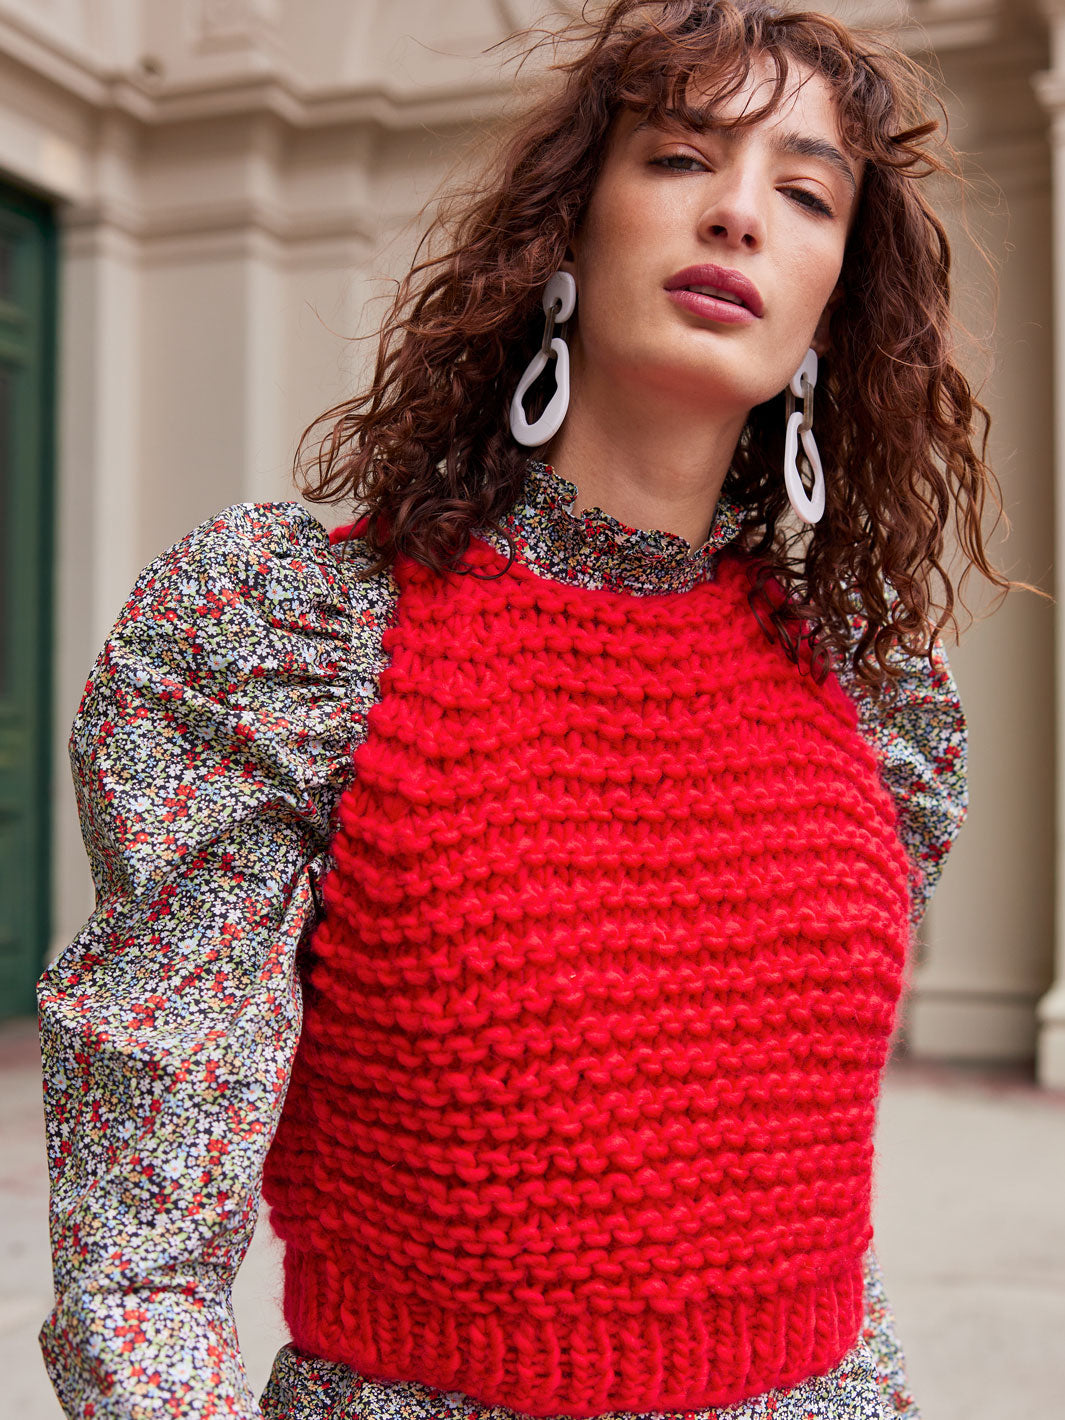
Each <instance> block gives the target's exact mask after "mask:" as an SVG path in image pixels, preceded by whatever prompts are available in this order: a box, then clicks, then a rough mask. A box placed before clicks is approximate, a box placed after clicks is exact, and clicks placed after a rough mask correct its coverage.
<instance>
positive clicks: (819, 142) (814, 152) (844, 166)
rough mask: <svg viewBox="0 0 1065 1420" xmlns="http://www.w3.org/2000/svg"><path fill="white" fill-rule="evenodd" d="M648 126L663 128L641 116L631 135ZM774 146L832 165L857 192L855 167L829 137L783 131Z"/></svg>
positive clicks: (676, 123)
mask: <svg viewBox="0 0 1065 1420" xmlns="http://www.w3.org/2000/svg"><path fill="white" fill-rule="evenodd" d="M668 126H669V127H675V128H685V129H687V130H688V131H689V132H692V133H695V132H698V131H699V130H697V129H693V128H692V127H691V125H690V124H687V123H685V122H684V121H683V119H680V118H676V119H670V120H668ZM707 126H708V127H710V128H713V124H712V123H709V124H708V125H707ZM646 128H657V129H659V130H662V128H663V125H661V124H658V123H653V122H652V121H651V119H650V118H641V119H640V121H639V123H638V124H637V125H636V127H635V128H634V129H633V130H632V135H631V136H632V137H635V136H636V134H637V133H639V132H641V131H642V130H643V129H646ZM716 131H717V132H718V133H719V134H721V135H722V136H723V137H725V138H727V137H729V136H730V135H729V130H728V129H727V128H719V129H717V130H716ZM773 147H774V149H775V150H776V151H777V152H778V153H787V154H789V155H790V156H791V157H796V158H817V159H819V160H820V161H821V162H823V163H828V165H829V166H830V167H832V168H835V169H836V171H837V172H838V173H840V175H841V176H842V177H844V178H845V179H846V181H847V183H848V185H849V186H850V189H851V191H852V192H857V190H858V180H857V178H856V177H855V176H854V169H853V168H852V167H851V165H850V163H848V161H847V159H846V157H845V156H844V154H843V153H842V152H841V151H840V149H839V148H837V147H836V145H835V143H830V142H829V141H828V139H827V138H815V137H813V135H812V134H807V133H782V134H781V135H780V136H779V137H778V138H774V140H773Z"/></svg>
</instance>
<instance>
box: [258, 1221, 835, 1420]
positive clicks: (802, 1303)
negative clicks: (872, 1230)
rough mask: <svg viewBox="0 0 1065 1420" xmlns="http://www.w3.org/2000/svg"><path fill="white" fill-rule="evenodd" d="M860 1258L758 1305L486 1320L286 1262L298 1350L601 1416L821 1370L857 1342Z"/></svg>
mask: <svg viewBox="0 0 1065 1420" xmlns="http://www.w3.org/2000/svg"><path fill="white" fill-rule="evenodd" d="M862 1286H863V1274H862V1264H861V1259H860V1258H859V1259H858V1260H857V1261H856V1262H855V1263H854V1264H853V1266H848V1268H847V1269H846V1270H845V1271H844V1272H841V1273H838V1274H836V1275H833V1276H830V1277H828V1278H826V1279H824V1280H821V1281H818V1282H816V1283H812V1284H804V1285H803V1286H801V1287H799V1288H798V1289H795V1290H787V1291H778V1292H773V1293H772V1294H768V1295H765V1296H759V1297H757V1298H755V1299H753V1300H751V1299H747V1298H736V1297H724V1298H720V1297H711V1298H709V1299H707V1300H705V1301H702V1302H698V1303H695V1302H690V1303H686V1304H685V1305H684V1306H683V1307H682V1309H681V1310H680V1311H678V1312H656V1311H653V1310H651V1309H650V1308H648V1310H647V1311H646V1312H644V1313H643V1314H639V1315H636V1316H631V1315H627V1314H623V1313H608V1314H606V1315H604V1316H600V1315H596V1314H590V1313H588V1312H587V1311H583V1310H580V1309H577V1308H570V1309H566V1308H558V1309H557V1310H556V1311H555V1313H554V1315H553V1317H552V1318H551V1319H549V1320H541V1319H538V1318H536V1317H534V1316H531V1315H530V1314H529V1312H528V1310H522V1309H521V1308H520V1307H518V1308H516V1309H515V1310H514V1311H513V1312H504V1313H498V1312H493V1313H491V1314H489V1315H485V1314H484V1313H483V1312H475V1311H472V1310H470V1309H469V1308H464V1307H452V1306H447V1307H444V1306H438V1305H435V1304H434V1303H432V1302H429V1301H426V1300H425V1299H423V1298H410V1297H407V1296H401V1295H399V1294H396V1293H393V1292H391V1291H389V1290H388V1288H387V1287H386V1286H385V1285H384V1284H383V1282H382V1281H381V1279H380V1278H379V1277H366V1276H363V1277H360V1276H359V1275H358V1274H357V1273H353V1272H350V1271H348V1272H341V1271H340V1269H338V1268H337V1266H336V1264H335V1263H334V1262H332V1261H330V1260H328V1259H323V1258H321V1257H318V1256H313V1255H309V1254H306V1253H297V1252H296V1251H295V1250H294V1249H292V1247H291V1246H290V1247H289V1248H288V1249H287V1252H286V1257H285V1319H286V1321H287V1322H288V1325H289V1328H290V1330H291V1332H292V1340H293V1343H294V1345H295V1346H296V1347H297V1348H298V1349H299V1350H300V1351H303V1352H307V1353H309V1354H311V1355H314V1356H318V1357H321V1358H322V1359H323V1360H327V1361H338V1362H341V1363H343V1364H344V1365H347V1366H349V1367H350V1368H351V1369H352V1370H354V1371H356V1372H358V1373H359V1374H360V1375H361V1376H362V1377H364V1378H365V1379H369V1380H376V1381H412V1382H417V1383H420V1384H422V1385H425V1386H431V1387H435V1388H436V1389H438V1390H441V1391H459V1392H462V1393H463V1394H464V1395H465V1396H467V1397H469V1398H471V1399H474V1400H478V1401H480V1402H481V1403H482V1404H485V1405H496V1406H502V1407H504V1408H506V1409H509V1410H514V1411H517V1412H519V1413H521V1414H525V1415H540V1416H544V1415H551V1416H574V1417H587V1416H604V1415H607V1414H609V1413H611V1412H615V1411H624V1412H627V1413H629V1414H646V1413H648V1412H657V1413H661V1412H663V1411H671V1410H676V1411H683V1410H700V1409H705V1408H707V1407H710V1406H721V1405H733V1404H736V1403H738V1402H740V1401H742V1400H747V1399H749V1398H750V1397H752V1396H755V1395H761V1394H762V1393H763V1392H765V1391H769V1390H773V1389H778V1388H779V1389H783V1388H787V1387H791V1386H794V1385H798V1384H799V1383H800V1382H801V1381H804V1380H808V1379H809V1378H810V1377H811V1376H817V1375H823V1374H824V1373H825V1372H826V1371H830V1370H831V1369H832V1368H833V1367H834V1366H836V1365H838V1363H839V1362H840V1361H841V1360H842V1359H843V1357H844V1356H845V1355H846V1354H847V1352H848V1351H849V1350H850V1349H851V1347H852V1346H854V1345H855V1343H856V1342H857V1340H858V1336H859V1333H860V1331H861V1325H862V1304H863V1294H862Z"/></svg>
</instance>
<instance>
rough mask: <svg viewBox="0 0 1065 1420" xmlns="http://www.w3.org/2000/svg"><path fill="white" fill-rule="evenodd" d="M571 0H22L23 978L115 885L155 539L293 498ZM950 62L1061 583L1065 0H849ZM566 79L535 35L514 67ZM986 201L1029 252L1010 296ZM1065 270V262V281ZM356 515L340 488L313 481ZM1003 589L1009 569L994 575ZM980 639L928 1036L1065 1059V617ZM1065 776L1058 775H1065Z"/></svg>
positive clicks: (2, 264) (6, 723)
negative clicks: (117, 655)
mask: <svg viewBox="0 0 1065 1420" xmlns="http://www.w3.org/2000/svg"><path fill="white" fill-rule="evenodd" d="M573 8H575V7H574V6H573V5H565V4H563V3H556V4H554V5H551V4H550V3H549V0H540V3H538V0H455V2H454V3H452V4H449V5H446V6H445V5H440V4H438V3H436V0H356V3H350V0H349V3H341V0H300V2H299V3H298V4H297V3H296V0H173V3H165V4H164V3H162V0H0V76H2V83H0V179H2V181H0V473H2V474H3V478H2V480H0V499H2V500H3V518H4V521H3V525H2V528H0V535H2V536H3V539H4V566H5V570H4V595H3V597H2V599H0V617H2V618H3V625H2V626H0V666H2V668H3V673H2V675H0V792H2V793H3V795H4V797H3V799H0V806H2V808H3V818H2V823H3V831H2V834H0V850H2V853H3V857H2V859H0V882H2V883H3V884H4V886H3V893H2V898H0V907H2V911H3V913H4V918H3V921H2V922H0V941H2V942H3V943H4V946H3V952H4V955H3V958H2V959H0V970H3V971H5V972H6V975H5V976H3V978H2V979H0V1009H2V1010H4V1011H6V1012H7V1013H12V1012H18V1011H28V1010H32V982H33V979H34V978H35V976H36V974H37V972H38V971H39V969H40V966H41V964H42V961H43V958H44V955H45V953H46V951H55V950H57V949H58V948H59V947H61V946H63V945H65V944H66V942H68V941H69V940H70V938H71V937H72V936H73V935H74V934H75V933H76V931H77V930H78V929H79V927H80V926H81V925H82V923H83V922H84V920H85V918H86V917H87V916H88V914H89V912H90V911H91V909H92V885H91V880H90V877H89V873H88V867H87V864H86V861H85V855H84V851H83V849H82V845H81V840H80V836H79V832H78V826H77V820H76V816H75V810H74V803H73V793H72V789H71V785H70V776H69V771H68V767H67V760H66V738H67V734H68V731H69V727H70V722H71V719H72V717H73V714H74V710H75V708H76V706H77V703H78V699H79V697H80V694H81V690H82V687H83V685H84V681H85V677H86V675H87V674H88V671H89V668H90V666H91V663H92V660H93V658H94V656H95V655H96V652H97V651H98V649H99V647H100V645H101V644H102V642H103V639H104V637H105V636H106V634H107V631H108V629H109V628H110V626H111V623H112V621H113V619H114V616H115V614H116V612H117V611H118V609H119V607H120V606H121V604H122V602H123V601H124V599H125V597H126V596H127V594H128V592H129V589H130V586H131V585H132V583H133V580H134V578H135V577H136V575H137V573H138V571H139V570H140V568H141V567H142V566H143V565H144V564H145V563H146V562H147V561H149V560H150V559H151V558H152V557H153V556H155V555H156V554H157V553H159V552H160V551H162V550H163V549H164V548H165V547H166V546H168V545H169V544H170V543H171V542H173V541H174V540H175V539H176V538H178V537H180V536H181V535H182V534H183V533H185V532H186V531H187V530H188V529H189V528H191V527H192V526H194V525H195V524H196V523H198V522H200V521H201V520H203V519H204V518H206V517H209V516H211V515H212V514H214V513H215V512H217V511H218V510H219V509H220V508H222V507H224V506H225V505H226V504H228V503H232V502H236V501H239V500H242V499H275V498H289V497H294V496H295V494H294V491H293V486H292V483H291V474H290V470H291V463H292V457H293V454H294V451H295V447H296V443H297V441H298V438H299V435H300V433H301V432H302V431H303V429H304V428H305V426H306V425H307V424H308V423H309V422H310V421H311V420H312V419H313V418H314V417H315V416H317V415H318V414H319V413H320V412H321V411H322V410H323V409H325V408H326V407H328V406H329V405H330V404H332V403H334V402H335V401H336V400H337V399H339V398H342V397H343V396H344V394H345V392H347V391H349V390H350V389H352V388H353V387H355V386H356V385H357V384H358V381H359V379H360V378H361V376H362V374H363V372H364V370H365V365H366V361H367V360H368V359H369V358H370V356H371V355H372V351H373V345H372V341H365V342H362V343H360V342H358V341H353V340H352V337H354V336H358V335H360V334H365V333H367V332H370V331H372V330H373V329H374V326H375V322H376V321H377V320H379V319H380V317H381V316H382V315H383V313H384V310H385V308H386V302H387V299H388V296H389V294H390V291H391V285H390V282H389V277H390V276H394V275H398V274H399V273H401V271H402V270H403V269H404V266H405V264H406V263H407V262H408V261H409V258H410V255H411V252H412V251H413V248H414V245H415V242H416V239H417V235H418V230H419V226H418V223H419V218H418V214H419V211H420V210H421V209H422V206H423V203H424V202H425V201H426V200H427V199H428V198H429V197H430V195H431V194H432V192H433V191H434V190H435V189H436V187H437V185H438V184H439V183H440V181H441V180H442V179H443V178H444V177H445V176H446V175H447V174H449V173H453V172H454V171H455V164H456V163H459V162H460V161H461V160H462V155H463V153H464V152H465V151H466V145H467V143H468V140H469V139H470V138H471V137H473V136H475V135H476V134H477V133H479V132H483V131H484V130H485V127H486V125H491V123H492V122H493V120H494V119H495V118H496V117H498V116H499V115H500V114H501V113H502V112H504V111H505V109H506V107H507V105H508V103H509V102H510V101H511V99H512V97H513V95H514V92H515V87H516V80H515V74H514V71H513V69H512V68H510V67H508V66H507V65H506V64H504V63H503V62H502V61H503V60H504V58H505V56H506V54H507V53H508V50H507V49H506V48H503V49H502V50H498V49H492V48H491V46H494V45H496V44H497V42H499V41H501V40H505V39H506V37H507V36H508V35H512V34H513V33H514V32H515V31H518V30H520V29H521V28H522V27H524V26H526V25H529V24H531V23H533V22H534V21H535V20H536V19H537V18H538V17H540V16H544V15H546V16H548V17H549V20H550V16H551V15H552V14H554V15H556V16H557V14H558V13H559V12H560V11H565V10H572V9H573ZM821 8H825V9H832V10H835V11H837V12H839V13H841V14H842V15H843V16H844V17H845V18H847V19H850V20H857V21H859V22H869V23H890V24H892V25H894V26H895V27H896V28H897V30H898V33H899V34H900V35H901V36H902V40H903V43H904V44H905V45H906V46H907V47H908V48H909V49H911V50H912V51H913V52H914V53H915V54H917V56H918V57H921V58H925V59H926V60H930V61H931V62H933V63H934V64H936V65H937V66H938V68H939V70H940V72H941V78H942V94H943V99H944V103H945V106H946V109H947V111H948V113H949V116H950V122H951V137H952V139H953V141H954V142H955V143H956V145H957V146H958V147H959V148H961V149H963V150H964V151H965V153H966V154H968V155H969V157H968V160H967V162H968V168H969V172H970V176H971V178H972V187H971V195H970V199H969V201H968V202H967V204H965V205H964V207H963V205H962V204H960V203H958V202H957V200H952V205H951V206H950V207H949V209H948V210H949V213H950V224H951V227H952V230H953V232H954V234H955V235H956V237H957V240H958V247H957V251H958V268H957V269H958V281H957V285H958V298H959V306H960V309H961V312H962V315H963V318H964V320H965V322H966V325H967V326H968V327H969V329H970V330H971V331H972V333H973V337H974V339H973V342H972V349H971V351H969V352H967V353H966V361H967V363H968V364H969V365H970V366H971V369H972V375H973V378H974V380H975V381H976V382H977V383H978V384H980V385H981V386H982V388H983V392H984V398H985V400H986V402H987V403H988V404H989V406H990V408H991V410H992V414H993V416H994V431H993V437H992V461H993V463H994V466H995V468H996V470H997V472H998V475H999V478H1000V481H1001V484H1002V487H1003V492H1004V499H1005V504H1006V511H1007V514H1008V516H1009V518H1010V522H1011V525H1012V530H1011V532H1010V534H1009V536H1008V538H1006V537H1004V530H1003V529H1000V530H999V531H997V532H996V533H995V535H994V536H993V538H992V556H993V558H994V560H995V561H996V562H997V563H998V564H999V565H1001V566H1003V567H1005V569H1006V570H1007V571H1008V572H1009V573H1010V575H1011V576H1013V577H1015V578H1019V579H1022V580H1025V581H1030V582H1033V583H1035V584H1037V585H1040V586H1042V587H1044V588H1045V589H1047V590H1048V591H1053V592H1055V595H1057V590H1056V588H1057V583H1056V579H1057V577H1058V574H1057V573H1056V570H1055V569H1056V567H1058V566H1061V565H1063V560H1062V559H1060V558H1056V557H1055V539H1056V537H1057V536H1059V534H1057V533H1056V531H1055V527H1056V521H1057V519H1056V508H1057V503H1058V499H1059V497H1060V496H1061V494H1059V492H1058V490H1059V488H1060V489H1065V0H909V3H906V0H822V5H821ZM535 82H537V74H536V66H535V65H530V66H527V67H526V69H525V70H523V71H522V73H521V75H520V77H519V79H518V80H517V86H518V87H519V88H520V87H521V86H522V85H524V84H534V83H535ZM966 227H968V229H969V230H971V231H974V232H975V233H976V234H977V235H978V236H979V237H980V238H981V239H982V240H983V242H984V244H985V245H986V246H987V247H988V249H989V250H990V251H991V253H992V255H993V257H994V258H995V259H996V262H997V264H998V267H999V270H998V273H997V276H998V282H999V286H1000V296H999V299H998V305H997V311H996V309H995V308H994V306H993V295H992V291H993V283H992V280H991V276H990V274H989V272H988V271H987V269H986V267H985V266H984V265H983V264H982V262H981V261H980V259H979V257H978V255H977V254H976V253H975V251H974V250H973V249H972V247H971V245H970V244H969V243H968V242H967V240H966V238H965V230H966ZM1052 293H1056V294H1053V295H1052ZM312 511H315V512H316V515H317V516H323V514H322V512H321V510H312ZM964 591H965V593H966V600H967V601H968V603H969V605H970V606H971V607H972V609H973V611H974V613H975V614H976V615H977V617H979V616H980V615H981V613H982V612H983V611H984V610H985V609H986V607H987V605H988V603H987V601H986V599H984V600H981V597H983V595H984V589H983V588H982V587H981V586H980V585H979V583H978V582H976V581H975V580H973V581H971V582H970V583H969V584H967V585H966V588H965V589H964ZM962 627H963V636H962V641H961V644H960V645H958V646H954V645H952V644H951V643H950V642H948V654H949V655H950V658H951V663H952V666H953V668H954V671H955V674H956V676H957V679H958V682H959V686H960V688H961V692H962V696H963V699H964V702H965V707H966V712H967V717H968V722H969V733H970V753H971V808H970V812H969V817H968V819H967V822H966V824H965V826H964V827H963V829H962V831H961V834H960V836H959V838H958V841H957V843H956V845H955V847H954V849H953V851H952V853H951V856H950V859H949V861H948V864H947V867H946V870H945V872H944V875H943V879H942V882H941V884H940V887H939V889H938V892H937V894H936V897H935V900H934V902H933V904H932V907H931V909H930V911H929V913H928V916H927V917H926V919H925V923H924V925H923V929H922V935H923V938H924V946H923V949H922V958H921V961H920V964H919V966H918V967H917V969H916V972H915V978H914V985H913V990H912V993H911V996H910V1000H909V1009H908V1015H907V1020H906V1022H905V1027H904V1029H905V1038H906V1042H907V1047H908V1049H910V1050H911V1051H912V1052H913V1053H915V1054H916V1055H919V1056H923V1057H927V1058H932V1057H939V1058H951V1059H968V1060H975V1061H985V1062H993V1061H1025V1060H1034V1061H1035V1068H1036V1072H1037V1075H1038V1078H1040V1079H1041V1080H1042V1081H1043V1082H1044V1083H1045V1084H1047V1085H1050V1086H1059V1087H1065V906H1063V905H1062V903H1061V901H1060V898H1059V896H1058V895H1057V894H1056V889H1055V883H1056V881H1062V880H1065V879H1063V878H1062V874H1061V873H1059V872H1058V871H1057V857H1058V854H1059V851H1060V850H1059V848H1058V843H1059V841H1060V840H1061V834H1060V832H1059V830H1058V825H1059V824H1061V823H1063V822H1065V770H1062V772H1061V774H1057V772H1056V768H1055V766H1056V765H1057V764H1059V763H1060V764H1062V765H1065V754H1061V755H1059V754H1058V753H1057V752H1056V749H1057V740H1058V736H1059V734H1060V733H1061V731H1060V729H1059V717H1058V716H1057V715H1056V712H1055V703H1056V697H1057V690H1056V687H1057V683H1058V678H1059V674H1060V672H1061V670H1062V668H1063V667H1065V623H1063V619H1062V617H1061V616H1059V615H1058V612H1057V608H1056V606H1054V605H1052V604H1050V603H1048V602H1046V601H1043V600H1041V599H1039V598H1037V597H1033V596H1031V595H1030V594H1026V593H1022V592H1017V593H1014V594H1012V595H1011V596H1010V597H1009V598H1008V599H1007V600H1006V602H1005V604H1004V605H1003V606H1002V607H1001V609H1000V610H998V611H996V613H995V614H994V615H993V616H991V617H988V618H987V619H986V620H979V619H978V620H977V621H976V622H975V624H974V625H972V626H971V627H969V626H968V622H967V618H965V617H964V614H963V618H962ZM1059 781H1060V784H1059Z"/></svg>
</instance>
